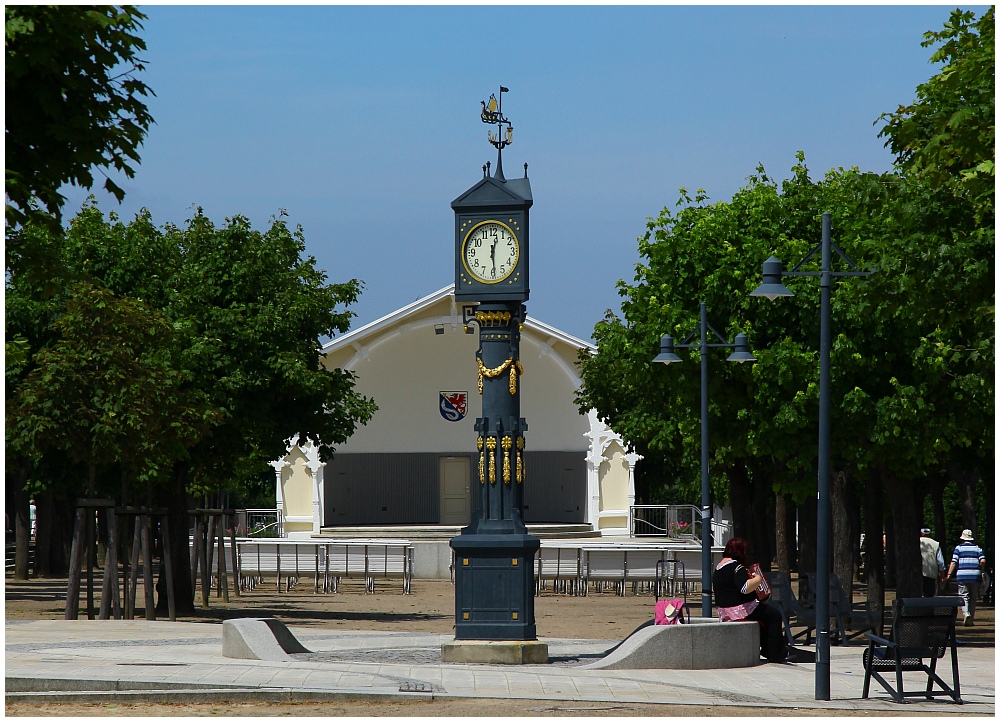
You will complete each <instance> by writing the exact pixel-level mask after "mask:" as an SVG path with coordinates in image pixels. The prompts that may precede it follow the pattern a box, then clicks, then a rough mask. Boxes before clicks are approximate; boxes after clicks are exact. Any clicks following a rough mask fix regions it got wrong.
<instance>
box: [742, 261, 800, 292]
mask: <svg viewBox="0 0 1000 722" xmlns="http://www.w3.org/2000/svg"><path fill="white" fill-rule="evenodd" d="M763 275H764V282H763V283H762V284H760V285H759V286H757V288H755V289H754V290H753V291H751V292H750V295H751V296H764V297H765V298H767V299H768V300H771V301H773V300H774V299H776V298H778V296H794V295H795V294H794V293H792V292H791V291H789V290H788V289H787V288H785V285H784V284H783V283H782V282H781V261H779V260H778V259H777V258H775V257H774V256H771V257H770V258H768V259H767V260H766V261H764V274H763Z"/></svg>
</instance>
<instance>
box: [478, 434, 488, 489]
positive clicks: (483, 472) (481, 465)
mask: <svg viewBox="0 0 1000 722" xmlns="http://www.w3.org/2000/svg"><path fill="white" fill-rule="evenodd" d="M476 448H477V449H479V483H480V484H485V483H486V470H485V468H484V466H485V460H486V454H484V453H483V437H482V436H480V437H479V438H478V439H476Z"/></svg>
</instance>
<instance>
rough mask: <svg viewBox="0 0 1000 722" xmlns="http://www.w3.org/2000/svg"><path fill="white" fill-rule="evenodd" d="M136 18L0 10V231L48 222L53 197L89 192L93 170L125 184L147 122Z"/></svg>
mask: <svg viewBox="0 0 1000 722" xmlns="http://www.w3.org/2000/svg"><path fill="white" fill-rule="evenodd" d="M145 17H146V16H145V15H143V14H142V13H141V12H139V11H138V10H136V9H135V8H134V7H132V6H130V5H124V6H110V5H108V6H104V5H101V6H86V5H8V6H6V8H5V20H6V24H5V49H6V56H5V61H4V84H5V89H6V103H7V112H6V114H5V118H6V124H5V149H6V154H5V165H4V187H5V191H6V194H7V204H6V213H5V216H6V219H7V222H8V224H12V225H13V224H20V223H23V222H24V221H25V220H26V219H27V217H28V214H30V213H32V212H37V211H40V210H41V208H44V209H45V211H46V212H47V213H48V214H51V216H53V217H54V218H55V219H56V220H58V219H59V218H60V217H61V206H62V204H63V201H64V200H65V199H64V197H63V196H62V194H61V193H60V192H59V189H60V187H61V186H62V185H63V184H65V183H75V184H76V185H79V186H82V187H84V188H90V187H92V186H93V182H94V178H93V169H94V168H95V167H96V168H98V169H100V170H101V172H103V170H104V169H111V168H113V169H114V170H116V171H119V172H121V173H123V174H124V175H125V176H126V177H127V178H132V177H133V176H134V174H135V167H134V166H135V164H137V163H138V162H139V146H140V144H141V143H142V140H143V137H144V136H145V134H146V131H147V130H148V129H149V126H150V124H151V123H152V122H153V119H152V116H151V115H150V114H149V111H148V109H147V108H146V104H145V98H147V97H148V96H149V95H151V94H153V93H152V90H150V88H149V87H148V86H147V85H146V84H145V83H144V82H143V81H141V80H139V79H138V74H139V73H140V72H142V70H143V69H144V62H143V61H142V60H141V59H140V57H139V53H141V52H142V51H143V50H145V49H146V45H145V42H144V41H143V40H142V38H141V37H139V36H138V34H137V33H138V31H140V30H141V29H142V23H141V21H142V20H143V19H144V18H145ZM104 187H105V189H106V190H107V191H108V192H110V193H112V194H113V195H114V196H115V197H116V198H118V200H119V201H121V199H122V198H123V197H124V195H125V193H124V191H123V190H122V189H121V188H120V187H119V186H118V185H117V184H115V182H114V181H112V180H111V179H110V178H107V177H106V178H105V181H104ZM39 204H40V206H39Z"/></svg>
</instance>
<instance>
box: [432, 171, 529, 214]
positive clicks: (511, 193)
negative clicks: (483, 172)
mask: <svg viewBox="0 0 1000 722" xmlns="http://www.w3.org/2000/svg"><path fill="white" fill-rule="evenodd" d="M531 203H532V200H531V182H530V181H529V180H528V179H527V178H516V179H512V180H500V179H498V178H496V177H491V176H487V177H485V178H483V179H482V180H481V181H479V182H478V183H476V184H475V185H474V186H472V187H471V188H469V190H467V191H465V192H464V193H463V194H462V195H460V196H459V197H458V198H456V199H455V200H453V201H452V202H451V207H452V208H453V209H455V210H462V209H472V208H512V207H513V208H524V209H527V208H530V207H531Z"/></svg>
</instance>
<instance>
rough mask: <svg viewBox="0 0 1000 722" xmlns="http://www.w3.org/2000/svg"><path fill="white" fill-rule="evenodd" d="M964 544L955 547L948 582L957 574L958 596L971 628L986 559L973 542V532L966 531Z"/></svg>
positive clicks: (962, 538)
mask: <svg viewBox="0 0 1000 722" xmlns="http://www.w3.org/2000/svg"><path fill="white" fill-rule="evenodd" d="M959 538H960V539H961V540H962V543H961V544H959V545H958V546H957V547H955V552H954V553H953V554H952V555H951V565H950V566H949V567H948V576H947V577H945V581H946V582H947V581H948V580H949V579H951V575H952V574H955V570H956V569H957V570H958V573H957V574H955V581H957V582H958V595H959V596H960V597H961V598H962V602H963V606H962V611H963V612H964V613H965V621H964V622H963V624H964V625H965V626H966V627H971V626H972V624H973V622H972V619H973V617H975V616H976V600H977V598H978V597H979V583H980V582H981V581H982V578H983V571H982V570H983V567H984V566H985V565H986V557H985V556H983V550H982V549H980V548H979V547H978V546H976V544H975V543H974V542H973V540H972V530H971V529H964V530H963V531H962V536H961V537H959Z"/></svg>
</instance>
